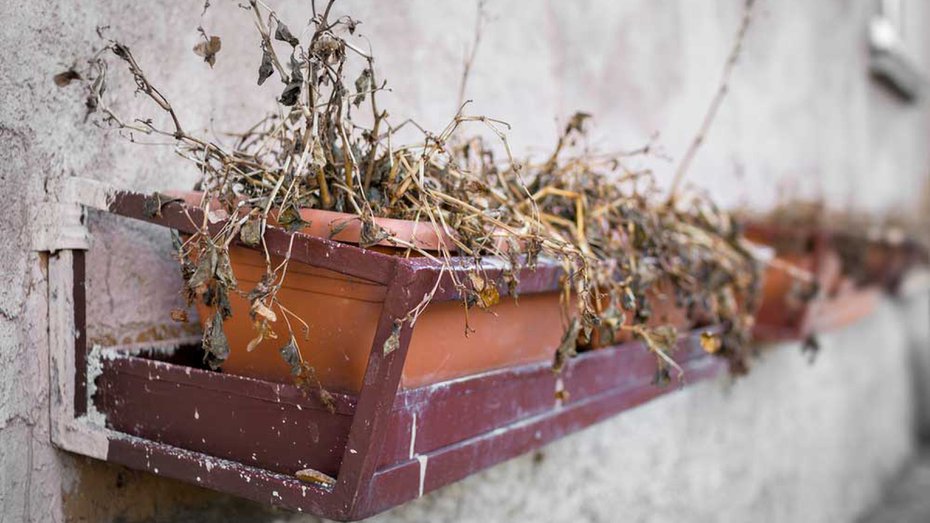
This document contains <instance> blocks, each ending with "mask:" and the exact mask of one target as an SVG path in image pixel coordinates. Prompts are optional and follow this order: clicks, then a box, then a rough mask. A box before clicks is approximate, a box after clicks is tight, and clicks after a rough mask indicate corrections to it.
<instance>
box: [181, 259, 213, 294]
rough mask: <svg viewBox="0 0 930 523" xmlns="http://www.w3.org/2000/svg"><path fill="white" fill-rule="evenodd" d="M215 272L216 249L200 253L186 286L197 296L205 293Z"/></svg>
mask: <svg viewBox="0 0 930 523" xmlns="http://www.w3.org/2000/svg"><path fill="white" fill-rule="evenodd" d="M215 272H216V249H208V250H207V251H206V252H204V253H202V255H201V258H200V262H199V263H198V264H197V269H196V270H195V271H194V274H193V275H192V276H191V277H190V279H189V280H187V286H188V287H190V289H191V290H192V291H194V293H195V294H197V295H198V296H201V295H203V294H204V293H205V292H207V286H208V284H209V283H210V280H212V279H213V275H214V273H215Z"/></svg>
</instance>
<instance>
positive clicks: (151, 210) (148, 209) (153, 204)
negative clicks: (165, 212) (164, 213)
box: [142, 192, 184, 218]
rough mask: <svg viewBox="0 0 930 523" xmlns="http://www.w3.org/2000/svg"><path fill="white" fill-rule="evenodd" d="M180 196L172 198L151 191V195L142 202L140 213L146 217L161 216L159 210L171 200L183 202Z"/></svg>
mask: <svg viewBox="0 0 930 523" xmlns="http://www.w3.org/2000/svg"><path fill="white" fill-rule="evenodd" d="M183 201H184V200H182V199H181V198H172V197H171V196H166V195H164V194H161V193H159V192H153V193H152V196H150V197H148V198H146V199H145V200H144V201H143V202H142V213H143V214H145V216H146V217H148V218H155V217H159V218H161V210H162V208H164V207H165V205H168V204H169V203H171V202H183Z"/></svg>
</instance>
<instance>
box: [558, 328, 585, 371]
mask: <svg viewBox="0 0 930 523" xmlns="http://www.w3.org/2000/svg"><path fill="white" fill-rule="evenodd" d="M580 332H581V322H580V321H578V318H572V322H571V323H570V324H569V326H568V329H567V330H566V331H565V334H563V335H562V342H561V343H560V344H559V348H558V349H556V351H555V361H554V362H553V363H552V370H553V371H555V372H561V371H562V369H563V368H564V367H565V362H566V361H568V359H569V358H571V357H573V356H575V355H576V354H578V333H580Z"/></svg>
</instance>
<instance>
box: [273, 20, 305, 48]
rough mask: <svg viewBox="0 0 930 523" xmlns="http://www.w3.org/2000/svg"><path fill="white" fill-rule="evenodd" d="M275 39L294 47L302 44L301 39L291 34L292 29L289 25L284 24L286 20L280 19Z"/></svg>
mask: <svg viewBox="0 0 930 523" xmlns="http://www.w3.org/2000/svg"><path fill="white" fill-rule="evenodd" d="M274 39H275V40H280V41H282V42H287V43H289V44H291V46H292V47H297V45H298V44H300V40H298V39H297V37H296V36H294V35H293V34H291V30H290V29H288V28H287V26H286V25H284V22H281V21H280V20H279V21H278V28H277V29H275V32H274Z"/></svg>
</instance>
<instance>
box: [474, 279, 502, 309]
mask: <svg viewBox="0 0 930 523" xmlns="http://www.w3.org/2000/svg"><path fill="white" fill-rule="evenodd" d="M468 278H469V279H470V280H471V285H472V288H473V289H474V291H475V294H476V295H477V298H478V299H477V301H476V304H477V305H478V306H479V307H481V308H482V309H489V308H491V307H493V306H494V305H497V304H498V303H500V301H501V295H500V292H499V291H498V290H497V286H496V285H494V283H493V282H490V281H488V280H486V279H484V278H483V277H482V276H481V275H480V274H478V273H477V272H470V273H468Z"/></svg>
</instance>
